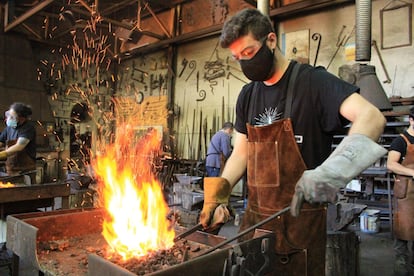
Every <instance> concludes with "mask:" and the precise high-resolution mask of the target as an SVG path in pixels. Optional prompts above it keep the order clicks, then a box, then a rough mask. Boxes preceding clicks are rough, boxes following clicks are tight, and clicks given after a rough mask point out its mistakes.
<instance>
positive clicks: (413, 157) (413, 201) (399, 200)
mask: <svg viewBox="0 0 414 276" xmlns="http://www.w3.org/2000/svg"><path fill="white" fill-rule="evenodd" d="M401 136H402V137H403V138H404V140H405V142H406V143H407V152H406V155H405V158H404V160H403V161H402V162H401V165H403V166H405V167H409V168H412V169H414V145H413V144H411V143H410V141H408V139H407V137H405V135H401ZM394 198H395V199H396V200H394V221H393V230H394V236H395V237H396V238H398V239H400V240H406V241H411V240H414V183H413V178H412V177H408V176H403V175H397V177H396V181H395V182H394Z"/></svg>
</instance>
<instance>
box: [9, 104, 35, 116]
mask: <svg viewBox="0 0 414 276" xmlns="http://www.w3.org/2000/svg"><path fill="white" fill-rule="evenodd" d="M10 109H13V110H14V111H16V113H17V115H18V116H19V117H23V118H27V117H29V116H30V115H32V108H31V107H30V106H29V105H25V104H24V103H13V104H12V105H11V106H10Z"/></svg>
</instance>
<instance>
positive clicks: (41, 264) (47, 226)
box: [7, 208, 275, 276]
mask: <svg viewBox="0 0 414 276" xmlns="http://www.w3.org/2000/svg"><path fill="white" fill-rule="evenodd" d="M102 221H103V210H102V209H96V208H91V209H83V210H80V209H69V210H59V211H50V212H41V213H28V214H19V215H11V216H8V217H7V247H8V249H9V250H10V251H12V252H13V255H14V263H15V266H16V265H17V266H18V275H22V276H25V275H30V276H32V275H38V274H39V272H42V273H43V274H44V275H56V276H59V275H78V276H82V275H90V276H94V275H99V276H112V275H125V276H126V275H129V276H131V275H206V273H208V274H209V275H222V274H223V267H225V265H226V264H227V266H228V268H227V269H226V271H227V270H228V271H231V269H232V266H237V265H238V264H237V263H238V262H240V260H243V262H244V263H246V264H249V263H250V265H246V266H245V267H247V268H249V269H251V271H258V270H260V269H261V270H263V269H266V268H267V266H268V265H269V256H270V255H271V252H272V250H271V248H273V246H272V244H274V239H275V238H274V234H271V233H268V232H264V231H262V232H261V231H258V234H257V235H256V236H255V238H254V239H252V240H250V241H248V242H244V243H241V244H235V245H232V246H226V247H225V248H224V249H220V250H216V251H214V252H211V253H209V254H205V255H204V254H203V252H206V251H208V250H209V249H211V248H212V247H214V246H216V245H218V244H221V243H222V242H223V241H225V238H223V237H220V236H215V235H211V234H207V233H204V232H199V231H197V232H195V233H192V234H191V235H189V236H188V237H186V239H183V240H180V241H179V242H177V243H176V244H175V245H174V246H173V247H172V248H171V249H168V250H160V251H157V252H153V253H150V254H149V256H143V257H142V258H139V259H132V260H129V261H126V262H122V261H121V260H120V259H118V257H112V258H107V257H104V256H107V254H106V253H107V252H106V249H107V246H108V245H107V243H106V241H105V240H104V238H103V236H102V235H101V231H102ZM184 230H186V229H185V228H183V227H178V228H177V229H176V232H182V231H184ZM264 245H266V246H264ZM245 255H246V256H253V257H254V258H253V259H252V260H253V261H249V258H251V257H245ZM233 261H234V262H235V263H234V264H233ZM226 275H228V274H226Z"/></svg>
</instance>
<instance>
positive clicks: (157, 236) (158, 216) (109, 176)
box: [94, 123, 175, 260]
mask: <svg viewBox="0 0 414 276" xmlns="http://www.w3.org/2000/svg"><path fill="white" fill-rule="evenodd" d="M159 150H160V139H159V134H158V133H157V131H156V130H155V129H149V130H148V131H147V133H145V134H144V135H143V136H141V137H137V131H136V129H134V127H133V124H128V123H123V124H119V125H118V126H117V131H116V138H115V142H114V143H113V144H112V145H109V146H106V147H105V151H104V152H102V153H100V154H99V155H98V156H97V157H96V160H95V164H94V169H95V173H96V175H97V178H98V184H99V200H100V204H101V206H103V208H104V209H105V212H106V214H105V216H104V221H103V229H102V234H103V236H104V238H105V240H106V241H107V243H108V245H109V246H110V247H111V248H112V250H113V253H116V254H118V255H120V256H121V257H122V258H123V259H124V260H128V259H130V258H136V257H140V256H144V255H146V254H148V253H149V252H152V251H156V250H160V249H168V248H171V247H172V246H173V245H174V242H173V240H174V237H175V231H174V227H173V225H172V223H171V222H170V221H169V220H168V219H167V215H168V212H169V209H168V205H167V203H166V201H165V199H164V196H163V192H162V188H161V184H160V183H159V181H158V180H157V179H156V177H155V175H154V171H153V168H152V163H153V160H154V158H155V157H156V156H157V155H158V153H159Z"/></svg>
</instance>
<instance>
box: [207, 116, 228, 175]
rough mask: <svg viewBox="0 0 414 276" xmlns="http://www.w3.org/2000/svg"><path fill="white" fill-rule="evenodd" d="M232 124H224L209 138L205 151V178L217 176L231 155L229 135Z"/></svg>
mask: <svg viewBox="0 0 414 276" xmlns="http://www.w3.org/2000/svg"><path fill="white" fill-rule="evenodd" d="M233 129H234V126H233V123H231V122H225V123H224V124H223V128H222V129H220V130H219V131H217V132H216V134H214V135H213V137H212V138H211V141H210V144H209V145H208V149H207V156H206V172H207V176H209V177H215V176H219V175H220V173H221V170H222V169H223V168H224V163H225V162H226V160H227V158H229V156H230V154H231V150H232V148H231V135H232V133H233Z"/></svg>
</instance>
